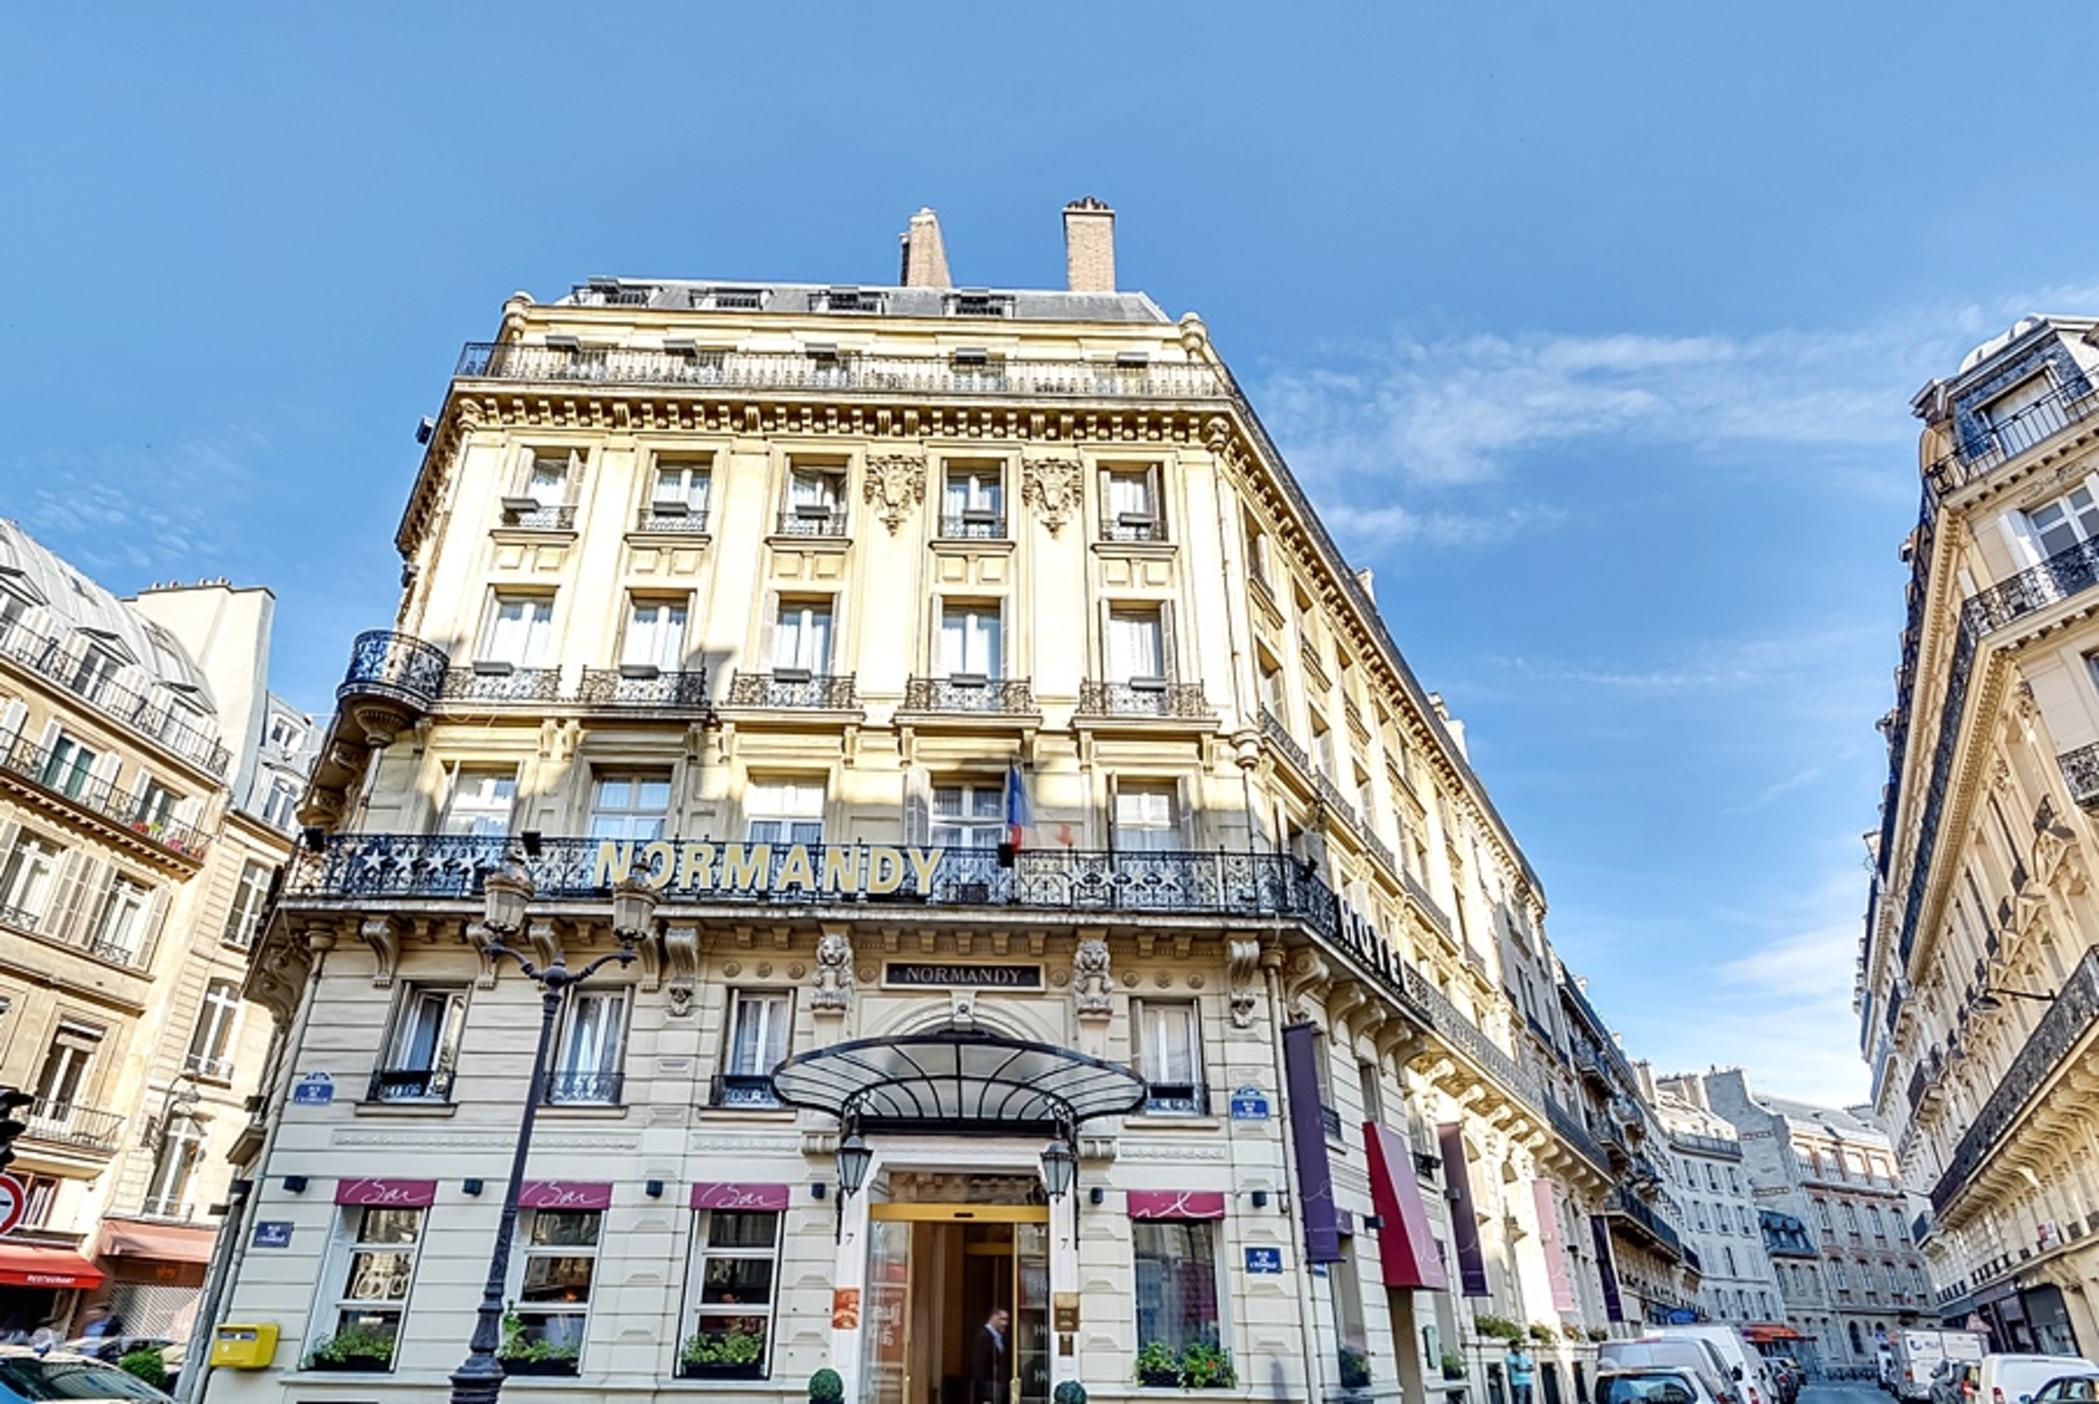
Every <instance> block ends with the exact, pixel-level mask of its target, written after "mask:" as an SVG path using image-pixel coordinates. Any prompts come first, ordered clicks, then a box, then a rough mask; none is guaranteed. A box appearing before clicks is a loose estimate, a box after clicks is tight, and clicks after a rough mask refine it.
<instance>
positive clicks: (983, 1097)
mask: <svg viewBox="0 0 2099 1404" xmlns="http://www.w3.org/2000/svg"><path fill="white" fill-rule="evenodd" d="M772 1082H773V1091H774V1092H775V1093H776V1094H777V1095H778V1096H779V1098H780V1100H781V1101H783V1102H785V1103H787V1104H788V1105H789V1106H793V1107H806V1108H808V1109H809V1110H811V1111H821V1112H829V1113H830V1114H831V1115H833V1116H835V1117H837V1118H838V1119H839V1120H840V1121H842V1122H854V1121H857V1122H859V1123H861V1124H863V1125H866V1126H868V1127H870V1128H875V1127H889V1128H903V1129H914V1130H937V1131H949V1132H954V1131H961V1132H970V1131H977V1132H1005V1133H1012V1132H1014V1131H1019V1130H1036V1129H1048V1128H1055V1127H1059V1126H1064V1127H1069V1126H1075V1125H1077V1124H1078V1123H1080V1122H1082V1121H1088V1120H1091V1119H1092V1118H1094V1117H1100V1116H1119V1115H1123V1114H1125V1113H1128V1112H1133V1111H1136V1110H1137V1109H1138V1108H1139V1107H1142V1106H1143V1105H1144V1100H1145V1093H1146V1088H1145V1083H1144V1079H1143V1078H1140V1077H1138V1076H1137V1074H1135V1073H1133V1072H1131V1071H1130V1070H1129V1069H1128V1068H1125V1067H1118V1066H1117V1065H1116V1064H1114V1063H1108V1062H1103V1061H1102V1060H1100V1059H1099V1058H1091V1057H1088V1056H1087V1055H1085V1054H1084V1053H1074V1052H1073V1051H1072V1050H1070V1049H1068V1048H1056V1047H1053V1046H1051V1045H1049V1044H1046V1043H1031V1042H1029V1041H1027V1040H1025V1039H1018V1038H1008V1037H1005V1036H1003V1035H1000V1034H993V1033H989V1032H986V1031H983V1030H980V1029H976V1028H963V1027H958V1026H954V1025H950V1026H947V1027H945V1028H939V1029H934V1030H931V1031H929V1032H926V1033H918V1034H904V1035H902V1036H900V1037H896V1038H865V1039H858V1040H855V1041H854V1042H851V1043H834V1044H832V1045H831V1046H830V1047H828V1048H814V1049H811V1050H810V1051H809V1052H807V1053H797V1054H796V1055H795V1056H794V1057H792V1058H789V1059H788V1060H787V1061H786V1062H784V1063H782V1064H780V1066H779V1067H777V1068H775V1069H774V1070H773V1075H772Z"/></svg>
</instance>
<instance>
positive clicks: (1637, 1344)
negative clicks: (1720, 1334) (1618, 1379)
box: [1596, 1336, 1742, 1404]
mask: <svg viewBox="0 0 2099 1404" xmlns="http://www.w3.org/2000/svg"><path fill="white" fill-rule="evenodd" d="M1596 1368H1597V1370H1599V1371H1613V1370H1615V1371H1621V1372H1624V1373H1626V1374H1641V1373H1666V1372H1668V1371H1671V1370H1680V1371H1689V1372H1690V1373H1692V1374H1695V1375H1697V1376H1699V1382H1700V1383H1701V1384H1703V1385H1704V1386H1705V1390H1706V1393H1708V1394H1710V1395H1712V1396H1713V1398H1714V1399H1715V1400H1716V1401H1718V1402H1719V1404H1742V1392H1741V1388H1740V1386H1738V1385H1736V1384H1735V1383H1733V1382H1732V1381H1731V1380H1729V1379H1728V1377H1727V1374H1728V1367H1727V1362H1726V1361H1724V1360H1722V1359H1721V1358H1720V1352H1718V1351H1717V1350H1715V1349H1713V1347H1712V1345H1711V1344H1710V1343H1708V1342H1706V1341H1693V1340H1683V1339H1671V1338H1669V1337H1666V1336H1643V1337H1641V1338H1640V1339H1638V1340H1634V1341H1605V1342H1603V1343H1602V1344H1601V1345H1599V1346H1598V1347H1597V1348H1596Z"/></svg>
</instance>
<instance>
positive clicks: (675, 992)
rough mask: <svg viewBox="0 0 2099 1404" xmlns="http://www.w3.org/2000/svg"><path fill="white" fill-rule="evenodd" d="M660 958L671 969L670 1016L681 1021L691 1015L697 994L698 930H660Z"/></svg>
mask: <svg viewBox="0 0 2099 1404" xmlns="http://www.w3.org/2000/svg"><path fill="white" fill-rule="evenodd" d="M663 958H664V963H665V964H666V965H668V966H669V967H670V979H669V981H668V982H667V983H668V985H669V987H670V997H671V1015H672V1017H674V1018H684V1017H686V1016H688V1015H690V1014H691V1013H692V1004H693V1000H694V998H695V997H696V996H697V995H698V994H699V992H700V929H699V928H698V927H697V926H666V927H664V928H663Z"/></svg>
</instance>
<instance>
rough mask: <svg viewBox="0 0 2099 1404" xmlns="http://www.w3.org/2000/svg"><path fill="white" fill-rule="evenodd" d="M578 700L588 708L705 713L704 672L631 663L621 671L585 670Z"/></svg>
mask: <svg viewBox="0 0 2099 1404" xmlns="http://www.w3.org/2000/svg"><path fill="white" fill-rule="evenodd" d="M576 700H577V701H578V702H580V703H582V704H583V705H584V706H586V707H641V708H646V709H648V710H650V711H704V710H706V707H707V674H706V671H705V670H704V669H698V668H695V669H687V670H680V671H670V672H666V671H664V670H662V669H659V668H648V667H638V666H635V665H632V664H629V665H626V666H623V667H618V668H585V669H584V670H583V678H582V681H581V682H580V683H579V684H578V686H577V688H576Z"/></svg>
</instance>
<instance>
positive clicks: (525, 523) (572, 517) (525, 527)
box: [503, 503, 576, 531]
mask: <svg viewBox="0 0 2099 1404" xmlns="http://www.w3.org/2000/svg"><path fill="white" fill-rule="evenodd" d="M503 525H504V526H505V527H507V528H509V529H510V530H512V531H574V530H575V529H576V508H575V505H574V504H573V503H560V504H557V505H555V506H552V507H546V506H541V507H533V508H531V509H529V510H527V509H524V508H519V509H518V510H515V511H513V510H512V509H510V508H508V507H506V508H504V509H503Z"/></svg>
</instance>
